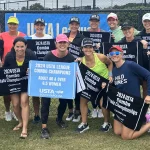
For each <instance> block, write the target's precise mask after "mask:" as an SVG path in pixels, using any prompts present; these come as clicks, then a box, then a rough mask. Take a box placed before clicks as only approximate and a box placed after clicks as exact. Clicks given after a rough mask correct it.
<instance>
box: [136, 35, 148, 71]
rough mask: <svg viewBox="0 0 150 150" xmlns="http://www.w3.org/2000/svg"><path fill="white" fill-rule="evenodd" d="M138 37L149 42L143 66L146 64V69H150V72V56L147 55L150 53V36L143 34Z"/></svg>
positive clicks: (144, 51) (144, 54)
mask: <svg viewBox="0 0 150 150" xmlns="http://www.w3.org/2000/svg"><path fill="white" fill-rule="evenodd" d="M138 37H140V38H141V39H143V40H145V41H147V42H148V46H147V49H144V50H143V57H144V59H143V64H144V67H145V68H147V69H149V71H150V59H149V56H148V55H147V51H150V35H147V34H143V35H139V36H138Z"/></svg>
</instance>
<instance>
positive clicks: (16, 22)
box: [7, 16, 19, 24]
mask: <svg viewBox="0 0 150 150" xmlns="http://www.w3.org/2000/svg"><path fill="white" fill-rule="evenodd" d="M7 23H8V24H9V23H15V24H19V21H18V19H17V18H16V17H14V16H10V17H9V18H8V21H7Z"/></svg>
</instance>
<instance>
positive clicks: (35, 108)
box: [32, 97, 40, 116]
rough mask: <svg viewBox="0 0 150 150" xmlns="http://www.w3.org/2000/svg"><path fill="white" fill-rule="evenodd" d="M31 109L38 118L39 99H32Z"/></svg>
mask: <svg viewBox="0 0 150 150" xmlns="http://www.w3.org/2000/svg"><path fill="white" fill-rule="evenodd" d="M32 102H33V108H34V113H35V116H39V108H40V98H39V97H32Z"/></svg>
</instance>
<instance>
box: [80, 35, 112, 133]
mask: <svg viewBox="0 0 150 150" xmlns="http://www.w3.org/2000/svg"><path fill="white" fill-rule="evenodd" d="M93 47H94V43H93V41H92V39H91V38H84V39H83V41H82V51H83V53H84V57H82V58H81V59H80V61H81V62H82V63H83V64H84V65H86V66H87V67H88V68H90V69H91V70H92V71H94V72H96V73H97V74H99V75H100V76H102V77H104V78H106V79H108V80H109V81H110V82H112V68H113V64H112V61H111V60H110V59H109V58H107V57H106V56H105V55H103V54H98V53H95V51H94V48H93ZM77 60H79V59H77ZM107 66H108V68H107ZM101 93H102V95H101V96H102V97H103V99H105V98H107V95H106V92H105V91H103V92H101ZM92 101H95V99H94V100H92ZM98 103H99V102H98ZM87 104H88V100H87V99H86V98H83V97H82V96H81V97H80V109H81V116H82V122H81V124H79V126H78V128H77V131H78V132H79V133H83V132H84V131H86V130H88V129H89V125H88V123H87V111H88V105H87ZM101 104H102V103H101ZM103 113H104V124H103V125H102V126H101V128H100V130H101V131H104V132H107V131H109V129H110V128H111V124H110V123H109V122H108V121H109V115H110V114H109V111H107V110H106V109H103Z"/></svg>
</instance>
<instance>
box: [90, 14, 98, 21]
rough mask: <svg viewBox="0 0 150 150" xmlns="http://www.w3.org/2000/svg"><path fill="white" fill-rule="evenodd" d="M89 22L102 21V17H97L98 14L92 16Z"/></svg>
mask: <svg viewBox="0 0 150 150" xmlns="http://www.w3.org/2000/svg"><path fill="white" fill-rule="evenodd" d="M89 20H90V21H91V20H97V21H100V16H99V15H96V14H93V15H91V16H90V19H89Z"/></svg>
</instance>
